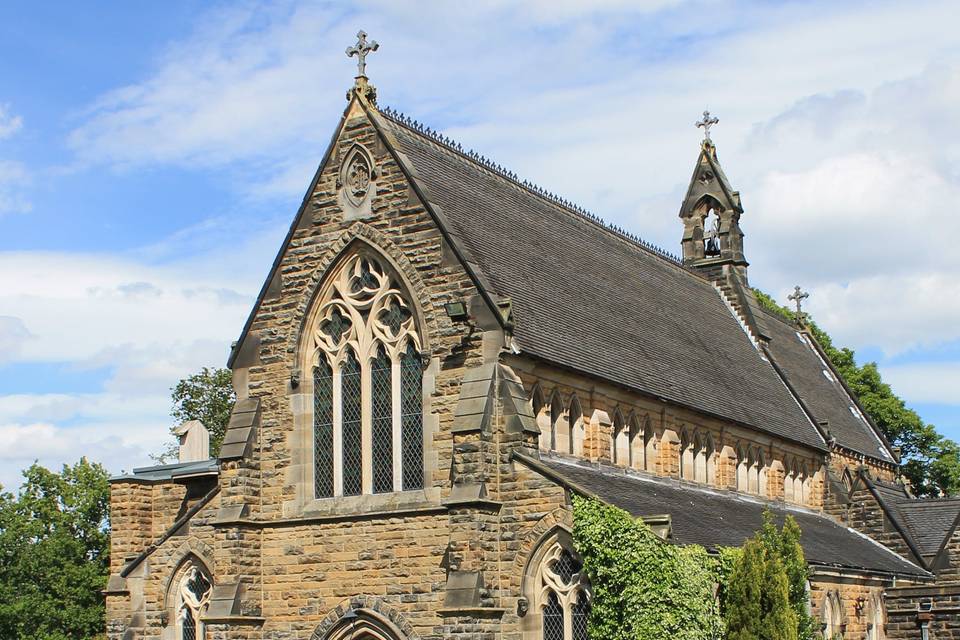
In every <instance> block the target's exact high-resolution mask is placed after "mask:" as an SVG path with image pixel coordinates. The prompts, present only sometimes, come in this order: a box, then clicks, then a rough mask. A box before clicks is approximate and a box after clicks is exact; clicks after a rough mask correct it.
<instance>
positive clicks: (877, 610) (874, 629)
mask: <svg viewBox="0 0 960 640" xmlns="http://www.w3.org/2000/svg"><path fill="white" fill-rule="evenodd" d="M885 637H886V632H885V629H884V619H883V600H882V599H881V597H880V596H879V595H876V594H875V595H874V596H873V597H872V598H871V599H870V610H869V611H868V612H867V640H884V638H885Z"/></svg>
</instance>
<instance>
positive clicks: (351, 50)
mask: <svg viewBox="0 0 960 640" xmlns="http://www.w3.org/2000/svg"><path fill="white" fill-rule="evenodd" d="M379 48H380V44H379V43H378V42H377V41H376V40H371V41H370V42H367V33H366V32H365V31H364V30H363V29H361V30H360V31H357V44H355V45H353V46H352V47H347V57H348V58H352V57H353V56H357V77H358V78H365V77H367V54H368V53H372V52H374V51H376V50H377V49H379Z"/></svg>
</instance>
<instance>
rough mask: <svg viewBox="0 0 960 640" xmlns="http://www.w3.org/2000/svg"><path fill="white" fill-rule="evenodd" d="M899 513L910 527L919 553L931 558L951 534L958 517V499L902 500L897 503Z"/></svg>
mask: <svg viewBox="0 0 960 640" xmlns="http://www.w3.org/2000/svg"><path fill="white" fill-rule="evenodd" d="M899 510H900V513H901V514H902V515H903V518H904V519H905V520H906V522H907V526H908V527H910V532H911V533H912V534H913V539H914V540H916V542H917V547H918V548H919V549H920V553H922V554H923V555H924V556H933V555H936V554H937V553H939V552H940V548H941V547H942V546H943V543H944V542H945V541H946V539H947V537H949V536H950V535H952V534H953V530H954V529H955V528H956V525H957V518H958V517H960V499H956V498H943V499H927V500H916V499H914V500H910V499H904V500H901V501H900V503H899Z"/></svg>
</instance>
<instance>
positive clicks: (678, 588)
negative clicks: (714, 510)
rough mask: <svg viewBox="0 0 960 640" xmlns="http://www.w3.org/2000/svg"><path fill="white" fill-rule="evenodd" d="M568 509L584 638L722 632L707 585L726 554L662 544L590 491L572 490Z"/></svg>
mask: <svg viewBox="0 0 960 640" xmlns="http://www.w3.org/2000/svg"><path fill="white" fill-rule="evenodd" d="M573 511H574V527H573V537H574V544H575V545H576V548H577V551H578V552H579V553H580V555H581V556H582V557H583V560H584V565H583V566H584V570H585V571H586V572H587V576H588V577H589V578H590V584H591V588H592V590H593V600H592V605H591V610H590V623H589V627H590V637H591V638H597V639H600V638H602V639H603V640H654V639H656V640H659V639H661V638H678V639H681V640H707V639H710V640H712V639H713V638H718V637H720V636H721V635H722V619H721V616H720V613H719V608H718V606H717V603H716V598H715V596H714V587H715V585H716V584H717V583H718V582H720V583H723V582H725V579H724V578H723V577H722V576H721V574H723V573H724V568H725V567H729V566H731V565H732V564H733V562H732V561H726V562H725V560H732V558H733V557H734V556H733V555H732V554H729V553H727V554H723V555H721V558H720V559H718V558H716V557H714V556H710V555H708V554H707V552H706V550H705V549H704V548H703V547H699V546H695V545H691V546H679V545H673V544H669V543H667V542H664V541H663V540H661V539H660V538H659V537H658V536H657V535H656V534H655V533H654V532H653V531H652V530H651V529H650V528H649V527H648V526H646V525H645V524H643V523H642V522H641V521H639V520H637V519H635V518H633V517H632V516H630V514H628V513H627V512H626V511H623V510H622V509H618V508H616V507H612V506H609V505H606V504H603V503H601V502H599V501H597V500H594V499H592V498H584V497H581V496H578V495H574V496H573ZM761 577H762V576H761ZM758 584H759V583H758Z"/></svg>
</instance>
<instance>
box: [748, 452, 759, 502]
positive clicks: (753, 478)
mask: <svg viewBox="0 0 960 640" xmlns="http://www.w3.org/2000/svg"><path fill="white" fill-rule="evenodd" d="M748 456H749V457H748V458H747V472H748V474H749V477H748V484H747V492H748V493H753V494H757V493H760V461H759V460H758V459H757V450H756V449H750V453H749V454H748Z"/></svg>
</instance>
